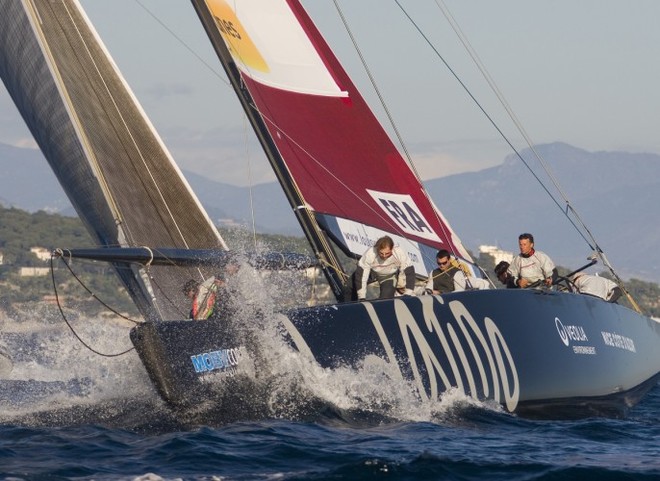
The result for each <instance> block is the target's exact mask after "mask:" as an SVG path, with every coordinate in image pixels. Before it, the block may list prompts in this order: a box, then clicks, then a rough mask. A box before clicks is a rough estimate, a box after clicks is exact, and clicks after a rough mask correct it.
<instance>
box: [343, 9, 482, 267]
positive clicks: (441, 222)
mask: <svg viewBox="0 0 660 481" xmlns="http://www.w3.org/2000/svg"><path fill="white" fill-rule="evenodd" d="M333 3H334V5H335V9H336V10H337V14H338V15H339V17H340V19H341V21H342V23H343V25H344V29H345V30H346V33H347V34H348V36H349V37H350V39H351V42H352V43H353V48H354V49H355V52H356V53H357V55H358V57H359V58H360V62H361V63H362V67H363V68H364V71H365V73H366V74H367V76H368V77H369V81H370V82H371V86H372V87H373V89H374V92H375V93H376V95H377V97H378V100H379V101H380V105H381V107H382V108H383V110H384V111H385V115H386V116H387V119H388V122H389V123H390V125H391V126H392V129H393V130H394V133H395V135H396V138H397V141H398V142H399V145H400V146H401V149H402V150H403V154H404V157H405V159H406V163H407V164H408V166H409V167H410V169H411V170H412V172H413V174H414V176H415V178H416V179H417V181H418V182H419V183H420V184H421V185H422V186H423V185H424V183H423V182H422V179H421V177H420V175H419V173H418V172H417V167H416V166H415V163H414V162H413V160H412V157H411V155H410V152H409V151H408V147H407V145H406V142H405V141H404V140H403V136H402V135H401V133H400V131H399V128H398V126H397V123H396V122H395V121H394V117H392V114H391V113H390V109H389V107H388V106H387V102H386V101H385V98H384V96H383V95H382V93H381V91H380V88H379V87H378V84H377V83H376V79H375V78H374V76H373V74H372V73H371V69H370V68H369V65H368V64H367V61H366V59H365V57H364V55H363V54H362V50H361V49H360V47H359V45H358V43H357V40H356V39H355V36H354V35H353V32H352V30H351V27H350V26H349V24H348V21H347V20H346V17H345V15H344V13H343V11H342V9H341V6H340V5H339V3H338V2H337V0H333ZM422 193H423V194H424V196H425V197H426V198H427V199H428V201H429V202H430V203H431V204H433V202H432V201H431V199H430V197H429V194H428V192H427V191H426V189H422ZM356 195H357V194H356ZM433 212H434V214H435V217H436V220H437V221H438V224H439V225H440V228H441V229H442V233H443V235H444V236H445V238H446V239H451V238H452V235H451V232H448V228H447V227H446V225H445V224H446V223H445V221H444V220H443V219H442V218H441V217H440V214H439V212H438V211H437V209H433ZM381 217H382V216H381ZM394 229H395V232H399V233H402V230H401V229H400V228H399V227H398V226H395V227H394ZM422 255H424V253H422ZM461 257H463V255H462V256H461ZM429 260H433V259H429ZM471 264H473V265H475V266H476V263H474V262H472V263H471ZM477 267H478V266H477ZM479 270H480V271H482V272H483V269H481V268H479Z"/></svg>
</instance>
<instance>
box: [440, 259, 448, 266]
mask: <svg viewBox="0 0 660 481" xmlns="http://www.w3.org/2000/svg"><path fill="white" fill-rule="evenodd" d="M447 264H449V260H446V261H444V262H442V261H438V265H439V266H446V265H447Z"/></svg>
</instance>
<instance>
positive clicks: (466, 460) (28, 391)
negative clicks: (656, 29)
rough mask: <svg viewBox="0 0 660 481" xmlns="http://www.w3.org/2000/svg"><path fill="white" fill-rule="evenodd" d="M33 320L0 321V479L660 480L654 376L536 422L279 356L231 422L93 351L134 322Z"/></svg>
mask: <svg viewBox="0 0 660 481" xmlns="http://www.w3.org/2000/svg"><path fill="white" fill-rule="evenodd" d="M25 318H26V319H39V321H38V322H36V321H26V320H23V321H16V320H12V319H7V318H5V319H0V321H1V329H0V374H1V375H0V479H2V480H35V481H36V480H48V481H51V480H69V479H71V480H73V479H75V480H341V479H346V480H371V479H379V480H380V479H397V480H399V479H410V480H426V479H428V480H444V479H448V480H507V481H515V480H566V479H576V480H590V479H593V480H660V418H659V417H658V413H660V386H656V387H655V388H654V389H652V390H651V391H650V393H649V394H647V396H646V397H645V398H644V399H643V400H642V402H641V403H640V404H638V405H637V406H635V407H634V408H633V409H632V410H631V411H630V412H629V413H628V415H627V416H626V417H625V418H622V419H610V418H587V419H580V420H530V419H522V418H519V417H517V416H514V415H511V414H507V413H505V412H503V411H502V410H501V409H500V408H499V407H498V406H494V405H489V404H483V403H479V402H476V401H474V400H471V399H469V398H466V397H464V396H462V395H460V394H458V393H448V394H447V395H446V396H444V397H443V398H442V399H441V400H440V401H438V402H437V403H434V404H433V405H421V404H420V403H419V402H417V401H416V400H415V399H414V398H411V397H410V396H409V394H408V393H406V392H404V391H403V390H400V386H393V385H391V384H387V383H383V382H382V379H381V378H379V377H377V376H376V377H370V373H368V372H362V373H359V376H357V377H356V376H355V373H351V372H342V371H340V370H337V371H332V372H327V371H324V372H313V371H312V370H308V371H306V370H305V369H298V368H296V369H293V368H292V366H293V364H292V359H291V358H288V357H287V356H286V355H284V353H280V354H281V355H280V356H277V355H275V353H274V355H273V359H274V360H277V359H279V361H278V362H281V363H282V371H281V373H282V374H281V375H280V377H278V378H277V379H275V380H273V382H272V383H271V385H269V390H268V392H267V396H266V397H267V399H266V402H263V400H262V402H261V403H259V404H258V406H259V409H256V410H255V404H254V399H251V398H250V397H249V396H235V397H234V398H233V400H232V405H231V406H230V407H231V409H233V410H234V411H235V412H238V413H241V412H245V413H249V415H246V419H249V420H243V421H237V422H230V423H226V422H223V420H222V419H221V418H220V417H219V416H217V415H216V414H214V413H213V412H212V411H208V410H204V409H201V408H200V412H197V413H189V414H185V415H184V414H182V413H175V412H172V411H171V410H170V409H168V408H167V407H166V406H165V405H164V404H163V403H162V401H161V400H160V398H159V397H158V396H157V395H156V394H155V392H154V390H153V388H152V387H151V384H150V382H149V380H148V378H147V376H146V373H145V372H144V369H143V368H142V365H141V364H140V362H139V360H138V359H137V356H136V355H135V353H134V352H132V351H129V352H128V353H126V354H124V355H120V356H114V357H107V356H102V355H100V354H98V353H99V352H100V353H102V354H106V355H109V354H113V353H116V354H118V353H121V352H123V351H124V350H126V349H127V348H130V342H129V340H128V338H127V330H128V328H129V326H127V325H126V324H123V323H121V322H110V321H108V320H103V319H100V320H97V321H96V322H89V320H86V319H84V318H77V319H76V318H75V316H72V318H71V319H70V322H71V323H72V325H73V326H74V328H75V330H76V334H77V335H78V336H80V337H81V338H82V339H83V340H85V342H86V343H87V344H88V345H89V346H90V347H92V346H93V347H94V348H95V350H96V351H97V353H95V352H92V351H90V350H89V349H88V348H86V347H85V346H83V345H82V344H81V343H80V342H79V341H78V340H77V339H76V338H75V337H74V336H73V335H72V332H70V330H69V329H68V328H67V327H66V325H64V324H63V322H62V320H61V319H60V318H58V317H57V316H50V315H41V314H40V313H36V312H35V313H26V315H25ZM273 349H276V348H275V347H274V348H273ZM274 362H275V361H274ZM292 370H298V371H299V372H298V373H297V375H296V376H293V377H288V378H287V376H286V374H287V373H289V372H290V371H292Z"/></svg>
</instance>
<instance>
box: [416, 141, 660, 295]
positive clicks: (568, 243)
mask: <svg viewBox="0 0 660 481" xmlns="http://www.w3.org/2000/svg"><path fill="white" fill-rule="evenodd" d="M536 149H537V151H538V152H539V153H540V154H541V157H542V158H543V159H545V161H546V162H547V164H548V165H549V167H550V169H551V171H552V173H553V175H554V177H555V178H556V179H557V182H558V183H559V185H560V186H561V188H562V190H563V192H564V193H565V194H566V195H567V197H568V199H569V200H570V202H571V205H572V206H573V208H574V209H575V210H576V211H577V212H578V213H579V215H580V218H581V219H582V220H583V221H584V222H585V223H586V224H587V226H588V227H589V229H590V230H591V232H592V234H593V235H594V237H595V238H596V240H597V241H598V242H599V246H600V248H601V249H602V250H603V251H604V252H605V253H606V255H607V257H608V259H609V260H610V262H612V264H613V265H614V266H615V268H616V269H617V271H618V272H619V274H620V275H621V276H622V277H624V278H629V277H637V278H640V279H644V280H652V281H655V282H658V280H660V252H659V251H658V249H657V247H658V246H659V245H660V242H659V241H660V212H658V210H657V207H658V206H659V205H660V156H658V155H655V154H632V153H626V152H588V151H586V150H582V149H578V148H575V147H572V146H570V145H566V144H562V143H553V144H547V145H541V146H537V147H536ZM522 156H523V158H524V159H525V160H526V161H527V162H528V163H529V164H530V165H531V166H532V167H534V169H535V172H538V169H537V167H538V165H537V162H536V160H534V159H533V158H532V155H531V152H530V151H529V150H525V151H523V152H522ZM539 177H540V178H541V179H542V180H543V181H544V184H545V185H548V186H550V187H549V190H550V191H551V192H552V191H554V189H552V182H551V181H550V180H549V179H547V178H545V176H539ZM426 186H427V189H428V191H429V193H430V195H431V197H432V198H433V199H434V201H435V202H436V204H437V205H438V206H441V209H442V211H443V213H444V214H445V215H446V216H447V218H448V219H449V220H450V222H451V225H452V227H453V228H454V229H455V230H456V232H457V233H458V234H459V236H460V237H461V239H463V241H464V242H465V243H466V244H467V247H468V248H475V247H476V246H478V245H480V244H497V245H499V246H500V247H502V248H504V249H506V250H510V251H513V252H517V238H518V234H520V233H522V232H531V233H532V234H534V237H535V241H536V242H535V246H536V247H537V248H538V249H539V250H542V251H544V252H546V253H547V254H549V255H550V256H551V257H552V258H553V260H554V261H555V262H556V263H558V264H561V265H563V266H567V267H576V268H577V267H579V266H581V265H583V264H585V263H586V257H587V255H589V253H590V249H589V245H588V244H587V243H586V242H585V240H584V239H583V238H582V237H580V236H579V235H577V233H576V232H575V230H574V229H573V228H572V226H571V224H570V223H569V222H567V220H566V217H565V216H564V215H563V213H562V212H563V211H565V210H566V205H565V204H564V203H563V201H561V199H560V202H559V203H558V205H556V204H554V203H552V202H551V201H549V197H548V195H547V194H546V193H545V192H544V191H543V189H542V188H541V187H540V185H539V183H538V182H537V180H536V179H535V178H534V176H533V175H532V174H530V172H529V171H528V169H527V168H526V167H525V165H524V164H523V163H522V162H521V161H520V160H519V159H518V158H517V157H515V156H514V155H511V156H508V157H507V158H506V159H505V161H504V163H503V164H501V165H499V166H496V167H492V168H489V169H485V170H482V171H479V172H474V173H466V174H459V175H452V176H448V177H443V178H439V179H434V180H431V181H428V182H426Z"/></svg>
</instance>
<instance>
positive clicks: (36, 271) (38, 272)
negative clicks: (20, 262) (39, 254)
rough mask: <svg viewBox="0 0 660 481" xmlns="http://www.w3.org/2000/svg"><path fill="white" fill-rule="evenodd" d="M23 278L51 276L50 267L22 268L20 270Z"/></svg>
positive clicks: (19, 272)
mask: <svg viewBox="0 0 660 481" xmlns="http://www.w3.org/2000/svg"><path fill="white" fill-rule="evenodd" d="M18 274H19V275H20V276H21V277H39V276H47V275H48V274H50V267H21V268H20V269H19V270H18Z"/></svg>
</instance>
